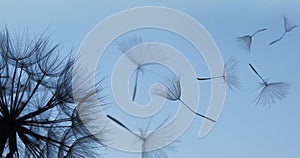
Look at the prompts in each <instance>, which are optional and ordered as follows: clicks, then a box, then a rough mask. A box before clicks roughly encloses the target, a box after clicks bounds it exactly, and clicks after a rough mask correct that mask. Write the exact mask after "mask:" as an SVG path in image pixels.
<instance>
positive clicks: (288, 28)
mask: <svg viewBox="0 0 300 158" xmlns="http://www.w3.org/2000/svg"><path fill="white" fill-rule="evenodd" d="M283 20H284V32H283V34H282V35H281V36H280V37H279V38H278V39H276V40H274V41H272V42H270V43H269V45H272V44H275V43H277V42H279V41H280V40H282V39H283V37H284V36H285V35H286V34H287V33H288V32H291V31H292V30H293V29H295V28H296V27H298V26H297V25H291V24H290V23H289V21H288V19H287V18H286V17H285V16H284V17H283Z"/></svg>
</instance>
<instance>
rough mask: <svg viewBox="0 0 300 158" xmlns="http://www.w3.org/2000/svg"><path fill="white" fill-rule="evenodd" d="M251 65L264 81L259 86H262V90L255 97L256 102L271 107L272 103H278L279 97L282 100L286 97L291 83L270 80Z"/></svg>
mask: <svg viewBox="0 0 300 158" xmlns="http://www.w3.org/2000/svg"><path fill="white" fill-rule="evenodd" d="M249 66H250V68H251V69H252V70H253V72H254V73H255V74H256V75H257V76H258V77H259V78H260V80H261V81H262V83H260V87H259V88H261V91H260V93H259V95H258V96H257V97H256V99H255V101H256V104H260V105H269V107H270V106H271V105H270V104H271V103H276V100H277V99H279V100H281V99H283V98H286V96H287V94H288V90H289V86H290V84H288V83H286V82H268V81H267V80H265V79H264V78H263V77H262V76H261V75H260V74H259V73H258V71H257V70H256V69H255V68H254V67H253V66H252V65H251V64H249Z"/></svg>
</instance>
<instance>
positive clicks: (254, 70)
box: [249, 64, 268, 85]
mask: <svg viewBox="0 0 300 158" xmlns="http://www.w3.org/2000/svg"><path fill="white" fill-rule="evenodd" d="M249 66H250V68H251V69H252V70H253V72H254V73H255V74H256V75H257V76H258V77H259V78H260V79H261V80H262V81H263V83H264V84H265V85H268V83H267V82H266V81H265V80H264V78H262V77H261V75H260V74H259V73H258V72H257V71H256V69H255V68H254V67H253V66H252V65H251V64H249Z"/></svg>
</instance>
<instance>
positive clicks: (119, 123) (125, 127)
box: [106, 115, 143, 139]
mask: <svg viewBox="0 0 300 158" xmlns="http://www.w3.org/2000/svg"><path fill="white" fill-rule="evenodd" d="M106 116H107V117H108V118H109V119H111V120H112V121H114V122H115V123H117V124H118V125H120V126H121V127H123V128H124V129H126V130H127V131H128V132H130V133H132V134H133V135H135V136H137V137H138V138H140V139H143V137H141V136H140V135H138V134H136V133H135V132H133V131H132V130H131V129H129V128H128V127H127V126H126V125H124V124H123V123H122V122H121V121H119V120H117V119H116V118H114V117H112V116H110V115H106Z"/></svg>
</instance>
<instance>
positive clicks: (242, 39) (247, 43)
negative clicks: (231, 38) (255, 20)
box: [237, 28, 267, 51]
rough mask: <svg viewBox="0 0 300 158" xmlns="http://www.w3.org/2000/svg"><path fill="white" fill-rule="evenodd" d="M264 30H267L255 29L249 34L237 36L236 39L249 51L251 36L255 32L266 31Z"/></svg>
mask: <svg viewBox="0 0 300 158" xmlns="http://www.w3.org/2000/svg"><path fill="white" fill-rule="evenodd" d="M266 30H267V28H263V29H260V30H257V31H256V32H254V33H253V34H251V35H245V36H241V37H238V38H237V40H238V41H239V42H240V43H241V44H242V46H243V47H245V48H246V49H247V50H248V51H250V49H251V45H252V39H253V37H254V36H255V35H256V34H257V33H259V32H263V31H266Z"/></svg>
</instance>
